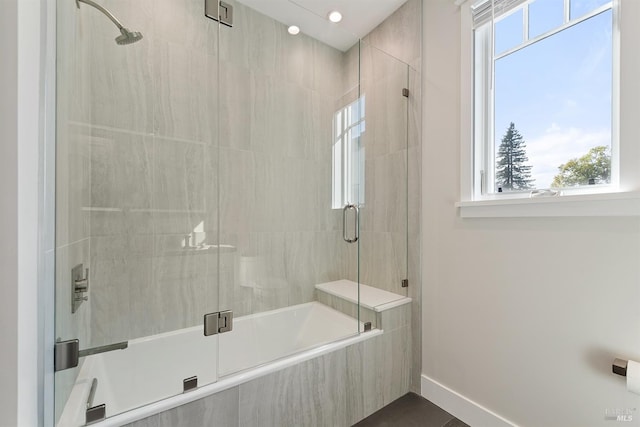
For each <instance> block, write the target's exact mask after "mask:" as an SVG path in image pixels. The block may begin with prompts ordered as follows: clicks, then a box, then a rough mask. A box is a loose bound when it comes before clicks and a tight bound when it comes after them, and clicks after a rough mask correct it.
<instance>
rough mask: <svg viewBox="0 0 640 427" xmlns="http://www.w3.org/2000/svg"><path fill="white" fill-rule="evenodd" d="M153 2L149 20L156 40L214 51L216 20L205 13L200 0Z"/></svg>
mask: <svg viewBox="0 0 640 427" xmlns="http://www.w3.org/2000/svg"><path fill="white" fill-rule="evenodd" d="M129 3H132V2H129ZM133 3H135V2H133ZM152 3H153V7H152V18H151V20H152V25H153V29H154V32H155V38H156V39H157V40H161V41H162V42H171V43H176V44H179V45H181V46H183V47H184V48H185V49H194V50H197V51H199V52H202V53H204V54H207V55H216V54H217V50H218V23H217V22H216V21H213V20H211V19H209V18H206V17H205V16H204V4H203V2H202V1H201V0H184V1H180V2H176V1H173V0H152ZM131 25H133V24H131Z"/></svg>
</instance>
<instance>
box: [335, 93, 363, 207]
mask: <svg viewBox="0 0 640 427" xmlns="http://www.w3.org/2000/svg"><path fill="white" fill-rule="evenodd" d="M364 116H365V98H364V95H363V96H362V97H360V98H359V99H358V100H356V101H354V102H352V103H351V104H349V105H347V106H346V107H344V108H342V109H340V110H338V111H336V113H335V114H334V116H333V129H334V131H333V135H334V136H333V156H332V157H333V186H332V203H331V207H332V208H333V209H342V208H343V207H344V206H345V205H349V204H354V205H357V206H362V205H363V204H364V146H363V144H362V141H361V136H362V134H363V133H364V131H365V120H364Z"/></svg>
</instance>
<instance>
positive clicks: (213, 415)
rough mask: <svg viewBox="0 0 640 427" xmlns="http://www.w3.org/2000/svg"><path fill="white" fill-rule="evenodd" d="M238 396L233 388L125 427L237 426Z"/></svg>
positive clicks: (236, 389) (237, 388) (236, 388)
mask: <svg viewBox="0 0 640 427" xmlns="http://www.w3.org/2000/svg"><path fill="white" fill-rule="evenodd" d="M238 395H239V387H234V388H231V389H228V390H225V391H222V392H220V393H216V394H213V395H211V396H207V397H205V398H203V399H200V400H196V401H195V402H191V403H187V404H186V405H183V406H179V407H177V408H175V409H171V410H169V411H165V412H161V413H159V414H157V415H153V416H151V417H148V418H145V419H143V420H140V421H136V422H133V423H131V424H127V427H176V426H180V427H204V426H224V427H233V426H238V425H239V421H238V413H239V406H238V402H239V399H238Z"/></svg>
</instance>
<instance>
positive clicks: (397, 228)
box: [365, 150, 408, 232]
mask: <svg viewBox="0 0 640 427" xmlns="http://www.w3.org/2000/svg"><path fill="white" fill-rule="evenodd" d="M372 160H373V167H374V176H373V178H374V180H373V182H372V184H373V192H374V196H373V203H372V204H369V206H370V209H371V211H372V214H371V215H372V216H373V221H372V223H369V225H372V226H373V227H372V228H370V229H369V230H375V231H377V232H406V229H407V228H406V227H407V208H408V205H407V176H408V174H407V151H406V150H403V151H397V152H395V153H392V154H389V155H385V156H381V157H376V158H375V159H372ZM365 230H366V229H365Z"/></svg>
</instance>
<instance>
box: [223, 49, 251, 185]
mask: <svg viewBox="0 0 640 427" xmlns="http://www.w3.org/2000/svg"><path fill="white" fill-rule="evenodd" d="M220 82H221V83H222V84H220V87H219V94H220V97H219V110H218V112H219V116H220V128H219V142H218V143H219V145H220V146H221V147H225V148H233V149H236V150H250V149H251V147H252V141H251V133H252V132H251V129H252V124H251V123H252V120H253V114H254V113H253V111H254V103H253V101H254V94H255V88H254V84H255V82H254V74H253V73H252V72H251V71H250V70H249V69H248V68H245V67H244V66H241V65H238V64H234V63H231V62H227V61H221V62H220ZM222 176H224V175H222Z"/></svg>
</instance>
